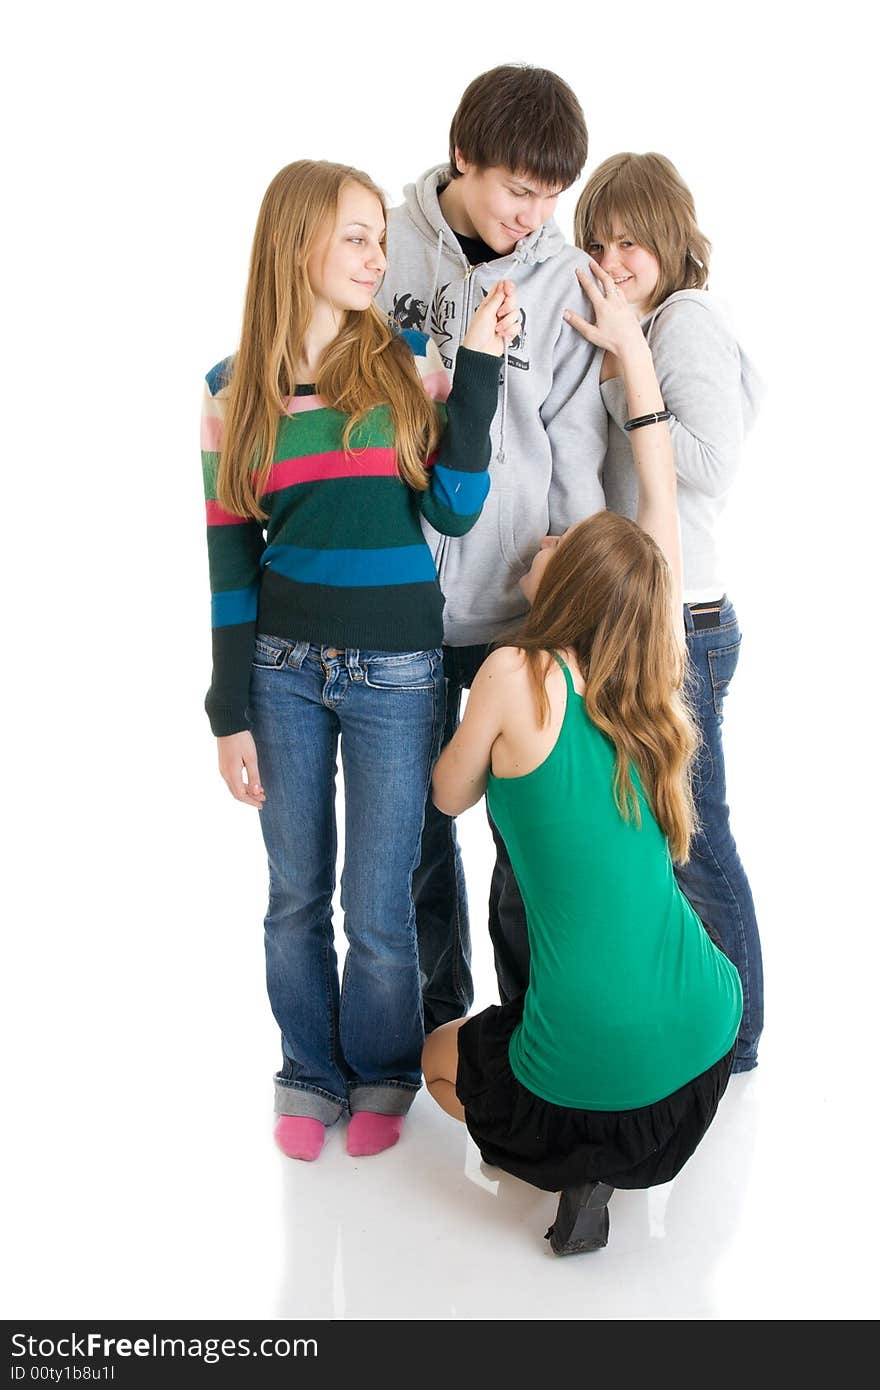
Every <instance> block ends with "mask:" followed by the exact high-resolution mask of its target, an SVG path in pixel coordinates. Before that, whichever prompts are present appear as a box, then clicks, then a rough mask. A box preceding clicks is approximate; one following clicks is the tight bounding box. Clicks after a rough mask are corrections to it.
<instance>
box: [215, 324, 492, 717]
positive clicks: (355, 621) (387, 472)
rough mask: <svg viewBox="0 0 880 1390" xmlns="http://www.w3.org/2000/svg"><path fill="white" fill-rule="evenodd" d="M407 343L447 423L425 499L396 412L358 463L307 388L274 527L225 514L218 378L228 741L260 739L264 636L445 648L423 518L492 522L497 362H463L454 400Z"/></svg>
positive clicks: (291, 427)
mask: <svg viewBox="0 0 880 1390" xmlns="http://www.w3.org/2000/svg"><path fill="white" fill-rule="evenodd" d="M402 336H403V337H404V338H405V339H406V341H407V343H408V344H409V346H410V348H411V350H412V352H413V357H414V359H415V362H416V365H417V367H418V369H419V375H420V377H421V379H422V382H423V384H424V386H425V389H426V391H427V392H428V394H429V395H430V397H431V398H432V400H435V401H436V402H437V403H438V410H439V411H440V412H441V416H442V418H443V420H444V427H445V428H444V434H443V438H442V440H441V443H440V447H439V449H438V451H437V454H436V457H435V458H434V459H433V460H428V461H427V464H426V466H427V467H428V469H429V473H430V484H429V487H428V489H427V491H426V492H416V491H414V490H413V489H411V488H409V487H407V486H406V484H405V483H403V481H402V480H401V478H400V475H399V473H398V470H397V455H396V450H395V447H394V435H393V427H392V421H391V416H390V412H389V410H388V409H387V407H385V406H378V407H376V409H374V410H372V411H370V413H369V415H368V416H367V417H366V419H365V420H364V421H363V422H362V423H361V424H360V426H359V427H358V429H357V430H356V431H355V433H354V437H353V439H352V447H351V451H350V452H348V453H346V452H345V450H344V449H343V447H342V435H343V431H344V428H345V424H346V416H345V415H343V414H342V413H341V412H340V411H338V410H334V409H332V408H331V407H329V406H327V405H326V404H325V402H324V401H322V400H321V399H320V398H319V397H318V396H317V395H315V394H314V389H313V388H309V387H301V388H298V390H297V393H296V395H295V396H293V397H292V398H291V399H290V400H289V401H288V402H287V412H286V414H285V415H284V416H283V417H282V419H281V420H280V422H279V427H278V437H277V440H276V446H275V456H274V459H273V463H272V468H271V470H270V473H269V477H268V480H267V484H266V488H265V490H264V493H263V496H262V499H261V502H262V507H263V510H264V511H265V512H266V513H267V520H266V521H265V522H264V523H258V522H255V521H252V520H250V519H248V518H244V517H240V516H235V515H233V514H232V513H230V512H227V511H225V510H224V508H222V507H221V506H220V504H219V502H218V501H217V496H216V477H217V467H218V464H219V457H220V449H221V446H222V438H223V412H224V405H225V399H226V395H227V383H228V379H229V374H230V371H231V368H232V359H226V360H225V361H224V362H221V363H219V364H218V365H217V366H216V367H214V368H212V370H211V371H210V372H209V373H208V375H207V377H206V379H205V397H204V410H203V415H202V430H201V438H202V473H203V478H204V486H205V505H206V513H207V524H208V556H209V565H210V575H211V621H212V628H213V648H214V673H213V679H212V683H211V689H210V690H209V692H208V697H207V699H206V702H205V704H206V708H207V711H208V715H209V718H210V720H211V727H212V729H213V731H214V733H215V734H216V735H217V736H218V737H221V736H223V735H225V734H232V733H237V732H239V730H241V729H245V728H247V727H248V719H247V703H248V691H249V684H250V666H251V656H252V651H253V640H254V636H255V634H256V632H257V631H258V630H261V631H264V632H269V633H272V634H274V635H276V636H279V637H287V638H290V639H291V640H295V641H297V640H301V639H308V640H309V641H312V642H319V643H325V644H327V645H331V646H336V647H358V648H361V649H362V650H371V651H413V650H422V649H424V648H427V647H434V646H439V645H440V643H441V641H442V635H443V617H442V615H443V596H442V594H441V593H440V589H439V585H438V583H437V572H436V568H435V565H434V560H433V557H432V555H431V552H430V550H429V548H428V545H427V543H426V541H425V538H424V535H423V533H422V528H421V518H422V517H424V518H425V519H426V520H427V521H429V522H430V524H431V525H432V526H433V527H434V528H435V529H436V530H438V531H440V532H441V533H443V534H445V535H449V536H461V535H464V534H465V532H466V531H469V530H470V528H471V527H472V526H473V525H474V523H475V522H476V520H477V518H478V516H479V514H480V511H481V509H482V506H483V503H484V501H485V499H486V495H487V493H488V490H489V477H488V472H487V469H488V464H489V454H490V449H489V426H490V424H491V422H492V417H493V415H494V413H495V407H496V403H497V395H498V360H497V358H494V357H491V356H489V355H487V354H484V353H475V352H468V351H467V350H461V351H460V352H459V354H458V360H457V363H456V372H455V382H454V388H453V389H452V391H451V392H450V389H449V379H448V377H447V375H446V372H445V371H444V369H443V365H442V362H441V361H440V357H439V353H438V352H437V349H436V347H435V346H434V344H433V342H432V341H431V340H430V338H428V337H427V335H425V334H423V333H415V332H412V331H405V332H404V333H403V334H402ZM444 402H445V404H444Z"/></svg>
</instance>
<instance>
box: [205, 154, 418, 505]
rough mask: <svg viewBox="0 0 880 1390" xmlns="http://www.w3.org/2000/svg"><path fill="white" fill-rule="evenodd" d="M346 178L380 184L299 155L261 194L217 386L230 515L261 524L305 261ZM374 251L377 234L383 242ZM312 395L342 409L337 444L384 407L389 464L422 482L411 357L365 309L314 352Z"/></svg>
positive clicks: (292, 367) (296, 349)
mask: <svg viewBox="0 0 880 1390" xmlns="http://www.w3.org/2000/svg"><path fill="white" fill-rule="evenodd" d="M349 183H357V184H360V185H361V187H362V188H366V189H367V190H368V191H369V192H370V193H373V194H375V196H376V198H377V199H378V200H379V202H380V204H381V206H382V212H383V216H384V213H385V198H384V196H383V194H382V191H381V189H379V188H377V187H376V185H375V184H374V183H373V181H372V179H371V178H370V177H369V176H368V175H367V174H364V173H362V172H361V171H360V170H359V169H350V168H349V167H348V166H347V165H344V164H331V163H328V162H327V161H325V160H310V159H300V160H297V161H296V162H295V163H294V164H288V165H287V166H286V167H285V168H284V169H282V170H281V171H280V173H278V174H276V175H275V177H274V179H273V180H272V182H271V183H270V184H269V187H268V188H267V190H266V194H265V197H264V198H263V203H262V207H261V208H260V214H259V217H258V218H257V228H256V232H255V233H254V244H253V250H252V252H251V264H250V274H249V276H248V285H247V292H246V295H245V305H244V316H243V323H242V331H241V343H240V346H239V349H238V353H237V355H236V358H235V365H234V367H233V370H232V376H231V380H230V382H229V384H228V387H227V395H226V409H225V424H224V431H223V446H222V449H221V454H220V465H219V469H218V475H217V499H218V501H219V503H220V505H221V507H224V508H225V509H226V510H227V511H229V512H232V513H234V514H235V515H236V516H247V517H254V518H255V519H257V520H262V519H264V517H265V512H264V511H263V510H262V508H261V505H260V498H261V495H262V492H263V489H264V487H265V484H266V478H267V476H268V473H269V469H270V468H271V466H272V459H273V454H274V452H275V441H276V438H277V432H278V420H279V418H280V416H282V415H283V414H284V413H285V411H286V402H287V400H288V399H289V397H290V396H292V395H293V392H294V387H295V386H296V367H297V364H298V363H299V361H300V359H301V356H302V349H303V343H304V340H305V335H306V332H307V329H308V326H309V323H310V320H311V316H312V306H313V302H314V299H313V294H312V289H311V286H310V284H309V278H308V272H307V267H308V263H309V258H310V256H311V254H312V252H313V251H315V249H316V248H318V247H319V246H320V244H321V241H322V239H323V238H324V237H326V235H327V233H328V231H329V230H330V229H331V227H332V224H333V220H334V219H335V216H336V209H337V205H338V201H339V194H340V191H341V190H342V188H343V187H345V185H346V184H349ZM382 244H383V249H384V236H383V238H382ZM315 386H316V388H317V391H318V394H319V396H321V397H322V398H323V399H324V400H325V401H326V402H327V403H328V404H329V405H332V406H333V408H334V409H336V410H340V411H342V412H344V413H345V414H346V415H348V416H349V419H348V422H347V424H346V427H345V431H344V435H343V445H344V447H345V448H346V449H349V448H350V445H351V439H352V434H353V431H354V430H355V429H356V427H357V425H358V423H359V422H360V421H361V420H362V419H363V417H364V416H365V415H366V413H367V411H369V410H371V409H372V408H373V407H374V406H376V405H382V404H387V406H388V408H389V410H390V413H391V418H392V421H393V425H394V438H395V446H396V449H397V463H398V471H399V473H400V476H401V478H402V479H403V481H404V482H405V483H407V484H408V485H409V486H410V487H413V488H416V489H418V490H419V491H424V490H425V488H426V487H427V485H428V475H427V473H426V472H425V467H424V460H425V459H426V458H427V457H428V455H429V454H430V453H431V452H432V450H433V449H434V447H435V445H436V443H437V441H438V439H439V435H440V425H439V420H438V418H437V412H436V409H435V407H434V406H433V404H432V402H431V401H430V400H429V399H428V397H427V396H426V394H425V392H424V390H423V388H422V385H421V382H420V381H419V377H418V372H417V371H416V367H415V363H414V361H413V356H412V353H411V352H410V350H409V348H408V347H407V345H406V343H405V342H404V341H403V339H401V337H400V336H399V335H398V334H396V333H395V332H394V331H393V330H392V329H391V328H390V326H389V324H388V323H387V321H386V319H385V318H384V317H383V315H382V314H381V313H380V312H379V310H378V309H377V308H376V306H375V305H374V304H371V305H370V307H369V308H368V309H366V310H363V311H361V312H356V311H354V310H347V311H345V313H344V314H343V315H342V322H341V326H340V330H339V333H338V334H337V336H336V338H335V339H334V340H333V342H332V343H331V344H330V345H329V347H328V348H327V349H326V351H325V352H324V353H323V355H322V357H321V361H320V363H319V366H318V372H317V379H316V381H315Z"/></svg>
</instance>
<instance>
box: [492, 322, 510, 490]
mask: <svg viewBox="0 0 880 1390" xmlns="http://www.w3.org/2000/svg"><path fill="white" fill-rule="evenodd" d="M507 370H508V363H507V343H506V342H505V344H504V375H503V377H502V378H501V426H500V429H499V432H498V453H497V454H496V455H495V457H496V458H497V460H498V462H499V463H503V462H504V426H505V423H506V421H507Z"/></svg>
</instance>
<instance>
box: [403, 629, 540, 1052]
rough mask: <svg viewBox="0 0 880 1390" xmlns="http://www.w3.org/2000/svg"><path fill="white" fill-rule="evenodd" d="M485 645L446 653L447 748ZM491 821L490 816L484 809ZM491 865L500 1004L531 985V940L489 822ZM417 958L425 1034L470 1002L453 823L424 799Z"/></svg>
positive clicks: (463, 893)
mask: <svg viewBox="0 0 880 1390" xmlns="http://www.w3.org/2000/svg"><path fill="white" fill-rule="evenodd" d="M488 652H489V648H488V646H486V645H480V646H474V647H444V648H443V670H444V676H445V683H446V717H445V722H444V726H443V742H442V746H443V747H444V748H445V747H446V745H447V743H449V741H450V740H451V738H452V736H453V734H454V733H455V731H456V729H457V728H458V725H459V722H460V718H461V697H462V692H463V691H464V690H465V689H467V688H469V687H470V686H471V684H472V682H473V679H474V676H475V675H476V674H477V671H478V670H479V669H480V667H481V665H482V664H483V662H484V661H485V659H486V656H487V654H488ZM487 816H488V810H487ZM488 819H489V826H490V828H491V830H492V836H493V838H494V841H495V867H494V870H493V872H492V882H491V885H490V888H489V936H490V938H491V941H492V947H493V950H494V953H495V973H496V975H497V977H498V992H499V994H500V996H501V1001H502V1003H507V1002H508V1001H509V1000H511V999H515V998H517V996H518V995H520V994H522V993H524V991H525V989H526V986H527V985H528V983H529V937H528V930H527V927H526V914H525V908H524V906H523V901H522V898H521V897H520V892H519V888H518V887H517V883H516V879H515V878H514V874H513V869H512V867H511V863H510V858H509V856H508V853H507V847H506V845H505V843H504V841H503V840H502V838H501V836H500V834H499V833H498V830H497V829H496V827H495V825H494V823H493V821H492V817H491V816H488ZM413 895H414V897H415V902H416V921H417V924H418V939H419V960H420V964H421V971H422V981H423V992H424V998H423V1004H424V1017H425V1031H426V1032H427V1033H430V1032H432V1031H433V1029H434V1028H437V1027H439V1026H440V1024H441V1023H448V1022H449V1021H450V1019H453V1018H463V1017H464V1015H465V1014H466V1013H467V1012H468V1010H469V1009H470V1007H471V1005H472V1004H473V1002H474V986H473V979H472V976H471V935H470V924H469V919H468V900H467V888H466V886H465V880H464V870H463V868H462V862H461V853H460V851H459V848H458V840H457V838H456V834H455V821H454V819H453V818H452V816H446V815H444V814H443V813H442V811H438V810H437V807H436V806H435V805H434V803H433V801H431V800H430V798H429V799H428V804H427V806H426V807H425V828H424V830H423V832H422V849H421V858H420V860H419V865H418V868H417V869H416V872H415V875H414V877H413Z"/></svg>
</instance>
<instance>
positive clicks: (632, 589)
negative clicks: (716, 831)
mask: <svg viewBox="0 0 880 1390" xmlns="http://www.w3.org/2000/svg"><path fill="white" fill-rule="evenodd" d="M673 621H674V618H673V606H672V582H671V576H670V571H669V566H668V564H667V563H666V560H665V558H664V556H663V554H662V552H661V550H660V548H659V547H658V546H657V545H656V544H655V542H654V541H653V540H652V539H651V537H650V536H649V535H647V533H646V532H644V531H643V530H642V529H641V527H640V526H637V525H636V524H635V522H634V521H629V520H628V519H627V518H626V517H622V516H616V515H614V513H612V512H599V513H597V515H596V516H591V517H590V518H589V519H588V520H587V521H582V522H581V523H580V524H579V525H578V526H575V527H574V528H573V529H572V530H571V531H569V532H567V533H566V535H565V536H564V537H563V539H562V540H561V541H560V542H559V545H558V546H557V547H556V550H555V551H554V553H553V555H552V556H551V558H550V560H549V562H548V564H547V567H546V569H545V570H544V573H543V575H542V577H541V582H540V584H539V586H538V592H537V594H536V595H535V600H534V603H533V604H532V607H531V610H530V612H529V614H528V616H527V617H526V619H525V622H524V624H523V626H522V628H521V629H520V630H519V632H518V633H517V634H516V636H514V637H512V638H511V639H510V641H511V642H512V643H513V644H514V645H515V646H518V647H520V648H522V650H523V651H524V652H525V655H526V659H527V661H528V663H529V674H530V678H531V683H532V688H533V691H534V695H535V702H536V709H537V714H538V721H539V723H540V724H541V725H543V724H544V723H545V722H546V720H547V718H548V717H549V713H550V703H549V700H548V698H547V691H546V689H545V685H544V681H545V678H546V675H547V671H548V668H549V665H550V662H551V661H552V659H553V658H552V656H551V655H550V653H551V652H553V651H559V650H561V649H563V648H568V649H570V650H571V651H573V652H574V654H575V657H576V660H577V664H578V667H579V669H580V672H581V674H582V676H583V679H584V684H585V686H586V689H585V692H584V704H585V707H586V710H587V713H588V715H589V716H590V719H591V720H592V721H593V723H594V724H595V725H596V727H597V728H599V729H601V731H602V733H604V734H606V735H607V737H608V738H609V739H610V740H611V742H612V743H613V744H614V749H615V753H616V760H615V771H614V799H615V802H616V803H617V808H618V810H619V811H620V814H621V816H623V818H624V820H633V821H635V823H636V824H637V825H639V824H641V817H640V813H639V802H638V796H637V794H636V790H635V786H634V784H633V780H632V775H631V767H632V766H635V767H636V768H637V769H638V773H639V777H640V779H641V783H642V787H643V789H644V792H645V795H646V796H647V799H648V804H649V805H650V807H651V810H652V812H653V814H654V816H655V817H656V819H657V823H658V824H659V826H660V828H661V830H662V831H663V833H664V834H665V835H666V837H667V839H668V841H669V848H670V852H671V854H672V857H673V859H676V860H677V861H678V862H680V863H686V862H687V858H688V847H689V844H690V838H691V835H692V834H693V832H694V829H695V823H696V818H695V813H694V802H693V796H692V793H691V786H690V768H691V763H692V760H693V757H694V754H695V752H696V749H697V746H698V742H699V736H698V733H697V730H696V726H695V724H694V722H693V719H692V718H691V715H690V713H689V711H688V708H687V702H686V700H685V697H684V693H683V681H684V659H683V657H682V654H681V649H680V647H679V644H678V642H677V640H676V635H675V631H674V628H673Z"/></svg>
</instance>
